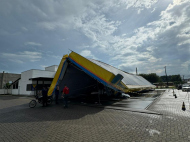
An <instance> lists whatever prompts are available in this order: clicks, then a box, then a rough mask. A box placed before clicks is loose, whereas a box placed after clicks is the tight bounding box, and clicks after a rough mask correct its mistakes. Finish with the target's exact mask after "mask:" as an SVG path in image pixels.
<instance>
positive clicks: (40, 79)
mask: <svg viewBox="0 0 190 142" xmlns="http://www.w3.org/2000/svg"><path fill="white" fill-rule="evenodd" d="M29 80H33V81H35V80H36V81H37V80H38V81H52V80H53V78H51V77H34V78H29Z"/></svg>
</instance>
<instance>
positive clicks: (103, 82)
mask: <svg viewBox="0 0 190 142" xmlns="http://www.w3.org/2000/svg"><path fill="white" fill-rule="evenodd" d="M65 84H67V86H68V87H69V88H70V93H69V94H70V95H71V96H76V95H80V94H90V93H92V92H95V91H97V90H101V89H102V90H104V91H105V92H106V94H108V95H109V94H111V93H113V92H114V93H116V92H121V93H128V92H135V91H141V90H149V89H152V88H155V86H154V85H152V84H151V83H150V82H148V81H147V80H146V79H144V78H143V77H141V76H138V75H134V74H130V73H127V72H124V71H122V70H119V69H117V68H115V67H113V66H111V65H108V64H106V63H103V62H100V61H97V60H94V59H87V58H84V57H83V56H81V55H79V54H77V53H75V52H73V51H72V52H71V53H70V54H69V55H64V56H63V58H62V60H61V62H60V64H59V67H58V69H57V72H56V74H55V76H54V79H53V81H52V83H51V86H50V88H49V91H48V96H51V95H52V94H54V91H55V89H56V85H59V87H60V90H62V89H63V87H64V85H65Z"/></svg>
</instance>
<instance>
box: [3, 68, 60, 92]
mask: <svg viewBox="0 0 190 142" xmlns="http://www.w3.org/2000/svg"><path fill="white" fill-rule="evenodd" d="M57 68H58V66H57V65H53V66H49V67H46V68H45V70H37V69H31V70H27V71H24V72H22V73H21V74H19V75H18V74H17V76H16V75H15V74H8V75H7V74H6V73H4V76H3V79H4V84H6V83H5V82H10V81H12V83H11V87H10V89H9V90H8V91H7V92H6V93H7V94H14V95H34V94H36V93H37V91H38V90H41V89H42V87H43V86H46V87H49V86H50V85H51V82H52V80H53V78H54V76H55V73H56V71H57ZM0 77H1V78H2V76H0ZM1 82H2V81H1ZM1 90H2V88H1ZM4 92H5V91H0V93H1V94H2V93H4ZM6 93H5V94H6Z"/></svg>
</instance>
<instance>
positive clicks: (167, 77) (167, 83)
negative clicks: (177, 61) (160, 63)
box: [164, 66, 168, 88]
mask: <svg viewBox="0 0 190 142" xmlns="http://www.w3.org/2000/svg"><path fill="white" fill-rule="evenodd" d="M164 68H165V74H166V81H167V88H168V77H167V73H166V66H165V67H164Z"/></svg>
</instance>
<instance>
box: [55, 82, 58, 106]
mask: <svg viewBox="0 0 190 142" xmlns="http://www.w3.org/2000/svg"><path fill="white" fill-rule="evenodd" d="M58 98H59V85H57V86H56V89H55V103H56V104H58Z"/></svg>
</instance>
